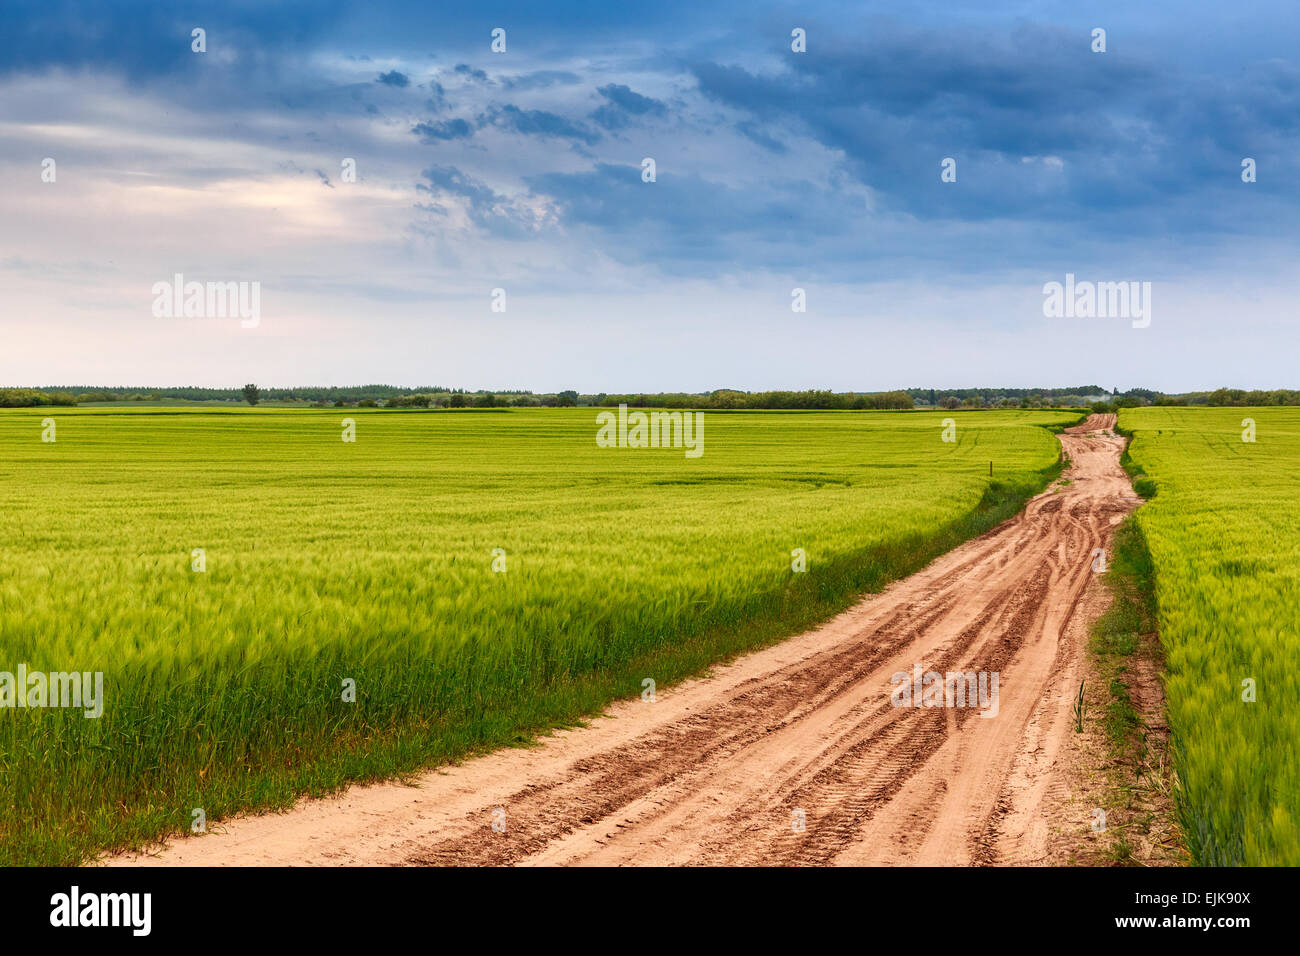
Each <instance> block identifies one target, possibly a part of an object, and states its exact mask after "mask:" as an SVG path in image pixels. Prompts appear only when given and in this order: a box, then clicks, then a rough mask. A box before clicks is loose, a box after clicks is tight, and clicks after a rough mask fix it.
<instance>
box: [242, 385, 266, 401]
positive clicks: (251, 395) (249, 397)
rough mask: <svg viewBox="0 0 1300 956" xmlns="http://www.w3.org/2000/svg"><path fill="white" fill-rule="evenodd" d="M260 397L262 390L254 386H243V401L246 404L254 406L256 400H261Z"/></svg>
mask: <svg viewBox="0 0 1300 956" xmlns="http://www.w3.org/2000/svg"><path fill="white" fill-rule="evenodd" d="M261 396H262V390H261V389H260V388H258V387H257V386H256V385H251V384H250V385H245V386H244V401H246V402H248V404H250V405H256V404H257V400H258V399H259V398H261Z"/></svg>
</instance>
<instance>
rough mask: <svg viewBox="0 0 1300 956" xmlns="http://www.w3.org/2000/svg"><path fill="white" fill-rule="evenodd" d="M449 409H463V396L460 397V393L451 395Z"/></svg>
mask: <svg viewBox="0 0 1300 956" xmlns="http://www.w3.org/2000/svg"><path fill="white" fill-rule="evenodd" d="M451 407H452V408H464V407H465V396H464V395H462V394H461V393H460V392H453V393H452V396H451Z"/></svg>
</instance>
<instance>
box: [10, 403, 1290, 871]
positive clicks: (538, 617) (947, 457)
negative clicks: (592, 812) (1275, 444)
mask: <svg viewBox="0 0 1300 956" xmlns="http://www.w3.org/2000/svg"><path fill="white" fill-rule="evenodd" d="M46 417H53V418H54V419H55V425H56V431H55V434H54V437H55V439H56V440H55V441H53V442H46V441H42V440H41V438H42V433H43V430H44V429H43V426H42V421H43V419H45V418H46ZM345 417H346V418H351V419H354V420H355V423H356V424H355V436H356V440H355V441H354V442H345V441H343V440H342V432H343V425H342V422H343V419H344V418H345ZM944 417H945V414H944V413H912V412H904V413H890V412H878V413H871V412H864V413H844V412H831V413H797V412H796V413H781V412H744V413H724V412H717V413H715V412H709V413H706V415H705V421H706V430H705V435H704V438H705V445H704V447H705V453H704V454H703V456H702V457H700V458H698V459H694V460H691V459H688V458H686V457H685V456H684V454H683V451H682V449H680V448H647V449H637V448H632V449H629V448H599V447H597V446H596V442H595V438H596V432H597V425H596V418H595V411H594V410H593V409H573V410H568V409H563V410H561V409H537V410H530V409H521V410H510V411H507V412H499V411H487V410H484V411H467V412H418V411H410V412H407V411H384V410H378V411H366V410H352V409H348V410H320V411H315V410H287V411H277V410H270V409H246V410H222V411H216V410H212V409H206V408H204V409H176V408H132V409H112V408H108V409H96V408H88V409H71V408H69V409H59V410H58V411H57V412H55V413H51V411H50V410H49V409H15V410H5V411H3V412H0V501H3V506H2V507H0V670H5V671H10V672H16V670H17V668H18V666H19V665H23V664H25V665H26V666H27V668H28V669H29V671H31V670H57V671H74V670H75V671H103V672H104V691H103V697H104V701H103V708H104V709H103V715H102V716H101V717H99V718H98V719H88V718H86V717H84V716H82V714H81V712H80V711H71V710H69V709H63V708H47V709H44V710H41V709H30V708H29V709H16V708H6V709H3V710H0V770H2V771H3V772H0V862H3V863H6V864H13V863H48V864H70V863H76V862H80V861H85V860H87V859H89V858H93V856H94V855H95V854H96V853H97V852H98V851H101V850H104V849H106V848H113V847H122V846H129V845H139V844H140V842H141V841H148V840H152V839H155V838H158V837H160V836H163V835H166V834H168V833H176V832H184V831H186V830H187V829H189V827H190V824H191V820H192V813H193V811H194V810H195V809H197V808H201V809H202V810H203V811H204V813H205V814H206V817H207V819H208V821H213V820H216V819H219V818H221V817H223V816H226V815H228V814H231V813H234V812H237V811H241V810H248V809H258V808H272V807H283V806H286V805H288V804H290V803H291V802H292V801H293V799H294V798H295V797H297V796H300V795H302V794H323V793H327V792H330V791H332V790H336V789H337V788H339V787H340V786H342V785H344V784H346V783H348V782H352V781H366V780H374V779H379V778H385V777H394V776H401V775H403V774H408V773H411V772H414V771H416V770H418V769H420V768H424V767H429V766H434V765H437V764H439V763H443V762H446V761H449V760H454V759H457V758H460V757H463V756H464V755H466V754H470V753H474V752H477V751H481V750H484V749H486V748H490V747H494V746H500V745H503V744H511V743H523V742H526V741H528V740H529V739H531V738H532V736H533V735H534V734H535V733H537V732H539V731H544V730H545V729H547V728H550V727H555V726H563V725H571V724H573V723H574V722H575V721H578V720H580V719H581V718H582V717H583V716H584V715H590V714H592V713H595V712H598V711H599V710H600V708H601V707H602V706H603V705H604V704H606V703H607V702H609V701H610V700H612V699H615V698H618V697H628V696H635V695H637V694H639V693H640V692H641V689H642V681H643V680H644V679H645V678H650V679H652V680H654V681H656V683H657V684H658V685H659V686H660V687H663V686H666V685H669V684H671V683H672V682H674V681H678V680H681V679H682V678H684V677H686V676H688V675H691V674H697V673H700V672H701V671H703V670H704V669H706V668H707V667H708V666H709V665H710V664H712V663H714V662H716V661H718V660H721V659H724V658H726V657H728V656H729V655H733V654H735V653H737V652H739V651H742V650H746V649H750V648H753V647H756V646H759V645H762V644H764V643H769V642H771V641H774V640H777V639H779V638H781V637H785V636H788V635H790V634H792V633H796V632H797V631H799V630H800V629H803V628H805V627H807V626H809V625H812V624H814V623H816V622H817V621H819V620H822V619H824V618H826V617H828V616H829V615H831V614H832V613H834V612H836V611H838V610H840V609H842V608H843V607H845V606H847V605H848V604H849V603H850V602H851V601H852V600H853V599H854V597H855V596H856V595H858V594H860V593H862V592H864V591H871V590H876V589H879V588H881V587H882V586H883V585H884V584H886V583H887V582H888V581H890V580H892V579H894V578H897V577H899V576H901V575H905V574H908V573H910V572H912V571H914V570H916V569H918V568H919V567H921V566H923V565H924V564H925V563H927V562H928V561H929V560H930V559H931V558H933V557H934V556H936V555H937V554H939V553H941V552H943V551H945V550H947V549H949V548H951V547H953V546H954V545H956V544H958V543H960V542H961V541H963V540H966V539H968V538H970V537H972V536H974V535H976V534H979V533H981V532H983V531H984V530H987V529H988V528H990V527H992V526H993V525H994V524H996V523H997V522H999V521H1001V520H1003V519H1004V518H1006V517H1009V516H1010V515H1011V514H1013V513H1014V512H1015V511H1016V510H1018V509H1019V508H1020V506H1021V505H1022V504H1023V502H1024V500H1025V499H1026V497H1027V496H1029V495H1030V494H1032V493H1034V492H1036V491H1037V490H1039V489H1041V488H1042V487H1044V486H1045V484H1046V483H1047V482H1048V481H1049V480H1050V478H1051V476H1052V475H1053V474H1054V473H1055V470H1056V468H1057V466H1056V461H1057V456H1058V450H1059V445H1058V443H1057V440H1056V438H1055V437H1054V435H1053V434H1052V432H1051V428H1052V427H1059V426H1061V425H1065V424H1070V423H1073V422H1075V421H1078V420H1079V417H1080V416H1079V415H1078V414H1077V413H1072V412H1061V411H1054V412H1053V411H999V412H970V413H966V412H956V413H952V417H954V418H955V419H956V421H957V433H956V435H957V441H956V442H955V443H947V442H944V441H941V432H942V426H941V422H942V419H943V418H944ZM1260 447H1261V448H1263V447H1264V446H1262V445H1261V446H1260ZM990 462H993V466H994V477H993V478H992V479H990V477H989V464H990ZM195 549H202V552H203V556H202V562H203V566H204V567H205V570H203V571H196V570H194V568H195V567H196V557H195ZM495 549H501V550H499V551H498V550H495ZM795 549H803V552H804V554H805V555H806V563H807V571H806V572H805V573H796V572H795V571H793V570H792V565H793V563H794V562H795V560H796V556H794V555H793V552H794V550H795ZM494 564H495V567H496V570H494ZM502 569H503V570H502ZM345 681H353V682H355V701H347V700H345V699H344V698H345V696H346V694H345V686H346V685H345Z"/></svg>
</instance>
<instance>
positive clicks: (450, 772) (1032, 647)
mask: <svg viewBox="0 0 1300 956" xmlns="http://www.w3.org/2000/svg"><path fill="white" fill-rule="evenodd" d="M1113 427H1114V416H1097V415H1094V416H1092V417H1090V418H1089V419H1088V421H1087V422H1086V423H1085V424H1084V425H1081V426H1078V427H1076V428H1074V429H1070V430H1068V432H1067V433H1066V434H1065V435H1063V436H1062V443H1063V445H1064V447H1065V451H1066V453H1067V454H1068V455H1069V457H1070V459H1071V464H1070V467H1069V469H1068V470H1067V472H1066V473H1065V475H1064V479H1065V480H1066V481H1068V484H1060V485H1057V486H1055V487H1054V488H1053V489H1052V490H1050V491H1047V492H1044V493H1043V494H1041V495H1039V496H1037V497H1036V498H1034V499H1033V500H1032V501H1030V502H1029V504H1028V505H1027V507H1026V508H1025V510H1024V511H1023V512H1022V513H1021V514H1019V515H1017V516H1016V517H1015V518H1013V519H1011V520H1009V521H1007V522H1005V523H1003V524H1002V525H1000V526H999V527H997V528H995V529H994V530H992V531H990V532H988V533H987V534H985V535H983V536H982V537H980V538H978V539H976V540H973V541H970V542H968V543H966V544H965V545H963V546H961V547H959V548H957V549H955V550H954V551H952V552H949V553H948V554H946V555H944V556H942V557H940V558H938V559H937V560H935V561H934V562H933V563H931V564H930V565H929V566H928V567H926V568H925V569H924V570H922V571H920V572H918V573H917V574H914V575H912V576H911V577H909V578H907V579H906V580H903V581H899V582H896V583H895V584H893V585H891V586H890V587H889V588H887V589H886V590H885V591H884V592H883V593H881V594H878V595H874V596H872V597H869V598H867V599H865V600H863V601H862V602H861V603H859V604H858V605H857V606H855V607H854V608H853V609H851V610H849V611H847V612H845V613H844V614H841V615H839V616H838V617H836V618H835V619H834V620H832V621H830V622H829V623H827V624H826V625H824V626H822V627H820V628H818V629H816V630H814V631H811V632H808V633H806V634H802V635H800V636H798V637H795V638H792V639H791V640H789V641H786V642H783V643H782V644H779V645H776V646H774V647H771V648H768V649H766V650H763V651H760V652H757V653H755V654H751V655H748V656H746V657H744V658H741V659H739V660H738V661H736V662H735V663H732V664H729V665H726V666H725V667H720V668H718V669H717V672H716V674H715V675H714V676H713V677H710V678H708V679H703V680H696V681H690V682H687V683H685V684H683V685H682V686H680V687H677V688H673V689H671V690H670V691H667V692H665V693H663V694H662V695H661V696H660V699H659V700H658V701H657V702H655V703H653V704H651V703H646V702H642V701H627V702H623V703H620V704H617V705H615V706H614V707H612V708H611V709H610V716H611V717H612V718H614V719H610V720H598V721H596V722H595V723H594V725H593V726H591V727H589V728H585V729H580V730H574V731H566V732H562V733H559V734H556V735H555V736H554V737H552V738H547V739H546V741H545V742H544V743H543V744H542V746H540V747H537V748H534V749H530V750H512V751H504V752H498V753H495V754H491V755H488V756H486V757H481V758H477V759H475V760H472V761H468V762H467V763H465V764H464V765H462V766H459V767H454V768H449V769H447V770H445V771H441V772H434V773H430V774H427V775H425V776H424V777H422V778H421V779H420V782H419V785H418V786H416V787H403V786H400V785H396V784H386V785H382V786H377V787H359V788H353V789H352V790H350V791H348V792H347V793H346V794H344V795H343V796H342V797H340V798H336V799H332V800H321V801H307V802H304V803H303V804H300V805H299V806H298V807H297V808H295V809H294V810H293V811H291V812H289V813H287V814H282V815H273V816H263V817H254V818H246V819H240V820H235V821H231V822H230V823H228V824H226V825H225V826H224V829H225V831H226V832H224V833H219V834H213V835H209V836H206V837H202V838H197V839H185V840H179V841H176V842H175V843H173V844H171V845H170V846H168V847H166V848H164V850H163V851H162V852H161V853H160V854H156V855H151V856H147V857H139V856H123V857H119V858H116V859H115V860H114V861H113V862H116V863H151V862H159V863H166V864H172V865H183V864H189V863H195V864H207V865H220V864H244V865H248V864H262V863H265V864H279V863H290V864H292V863H299V864H328V863H349V864H390V865H392V864H398V865H400V864H406V865H439V864H459V865H476V864H519V863H523V864H597V865H605V864H900V863H902V864H955V865H969V864H975V863H1007V862H1030V861H1033V860H1035V859H1036V858H1037V857H1038V856H1039V855H1040V850H1041V847H1040V846H1039V844H1040V843H1041V842H1042V841H1043V839H1044V836H1043V834H1044V831H1045V826H1044V821H1043V820H1042V819H1041V817H1042V811H1041V806H1040V805H1041V804H1042V801H1043V799H1044V794H1045V793H1046V791H1047V789H1048V788H1049V787H1050V786H1051V783H1050V781H1049V779H1048V774H1049V772H1050V767H1051V763H1052V758H1053V755H1054V754H1055V753H1056V751H1057V749H1058V748H1059V747H1060V744H1061V742H1062V741H1063V740H1064V739H1066V738H1067V735H1068V734H1069V733H1070V732H1071V727H1070V723H1071V721H1070V713H1069V704H1070V701H1071V699H1072V696H1073V692H1074V691H1075V689H1076V688H1077V678H1078V673H1079V669H1080V667H1081V663H1080V659H1081V655H1082V647H1081V641H1080V640H1078V639H1077V637H1067V632H1069V633H1077V632H1078V624H1079V622H1077V621H1076V622H1074V624H1075V627H1073V628H1070V627H1068V626H1069V625H1070V624H1071V623H1072V617H1073V616H1074V614H1075V611H1076V608H1077V606H1078V603H1079V598H1080V595H1081V594H1082V593H1083V591H1084V588H1085V586H1086V585H1087V584H1088V582H1089V579H1090V577H1091V576H1092V575H1093V561H1094V554H1095V552H1096V550H1097V549H1105V548H1107V546H1108V544H1109V541H1110V537H1111V534H1112V532H1113V529H1114V526H1115V525H1116V524H1118V523H1119V521H1120V520H1122V518H1123V517H1124V516H1125V515H1126V514H1127V513H1128V512H1130V511H1131V510H1132V509H1133V508H1135V507H1136V506H1137V504H1138V503H1139V499H1138V498H1137V497H1136V496H1135V495H1134V494H1133V491H1132V488H1131V486H1130V484H1129V481H1128V478H1127V477H1126V476H1125V474H1124V472H1123V471H1122V470H1121V468H1120V467H1119V456H1120V453H1121V451H1122V448H1123V439H1121V438H1119V437H1117V436H1115V435H1114V434H1113V433H1112V432H1111V429H1112V428H1113ZM918 667H919V668H920V670H921V671H922V672H939V673H947V672H963V673H969V672H975V673H984V674H989V675H992V674H996V675H998V693H997V700H996V716H989V717H982V716H980V713H981V711H980V709H979V708H977V707H966V708H962V707H942V706H941V707H899V706H894V704H893V703H891V691H893V690H894V689H895V685H894V684H893V683H891V677H892V676H893V675H895V674H896V673H900V672H901V673H907V674H912V673H914V668H918ZM494 821H495V822H497V824H498V829H500V828H502V827H503V828H504V829H503V830H502V832H498V830H494V829H493V822H494Z"/></svg>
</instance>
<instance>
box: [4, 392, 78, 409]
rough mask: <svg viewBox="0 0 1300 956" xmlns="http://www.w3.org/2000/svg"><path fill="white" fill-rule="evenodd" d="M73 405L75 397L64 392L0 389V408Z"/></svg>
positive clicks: (75, 400) (75, 401) (75, 402)
mask: <svg viewBox="0 0 1300 956" xmlns="http://www.w3.org/2000/svg"><path fill="white" fill-rule="evenodd" d="M75 404H77V399H76V396H75V395H69V394H67V393H64V392H52V393H51V392H41V391H37V390H36V389H34V388H0V408H32V407H34V406H37V405H75Z"/></svg>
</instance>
